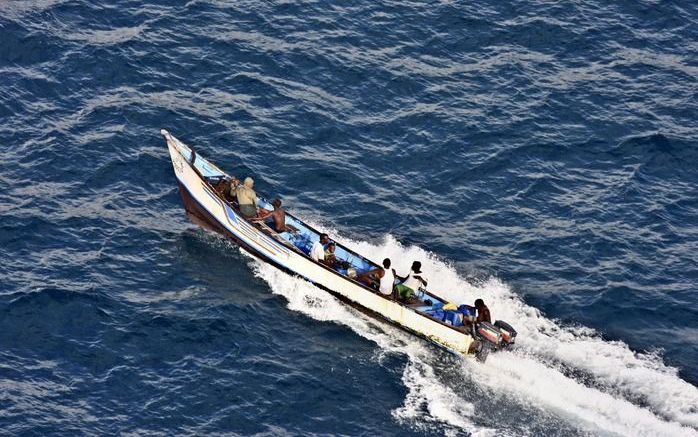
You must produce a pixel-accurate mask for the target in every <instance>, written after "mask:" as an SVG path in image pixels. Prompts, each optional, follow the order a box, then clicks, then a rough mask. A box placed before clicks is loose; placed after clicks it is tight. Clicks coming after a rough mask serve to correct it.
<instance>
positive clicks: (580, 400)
mask: <svg viewBox="0 0 698 437" xmlns="http://www.w3.org/2000/svg"><path fill="white" fill-rule="evenodd" d="M330 233H331V234H332V235H336V233H335V232H330ZM335 238H336V237H335ZM342 242H343V243H344V244H346V245H347V246H349V247H351V248H352V249H354V250H356V251H357V252H359V253H365V254H371V257H372V259H373V260H374V261H380V260H382V259H383V258H384V257H389V258H391V259H392V260H393V267H395V268H396V269H397V270H398V273H405V272H407V270H408V269H409V266H410V264H411V262H412V261H413V260H420V261H422V270H423V271H424V273H425V275H426V276H427V278H429V279H430V281H429V285H430V289H432V290H434V291H437V292H438V294H440V295H444V296H446V297H448V298H449V299H450V300H452V301H453V302H456V303H464V302H467V303H472V301H473V300H474V299H475V298H478V297H480V298H483V299H484V300H485V301H486V302H487V304H488V306H489V307H490V309H491V311H492V314H493V317H494V318H496V319H502V320H506V321H508V322H509V323H511V324H512V325H513V326H514V327H515V328H516V329H517V331H518V332H519V336H518V338H517V349H516V351H515V352H507V353H499V354H493V355H490V358H489V359H488V361H487V363H486V364H485V365H482V364H479V363H476V362H474V361H469V360H464V361H463V366H464V370H465V371H467V372H470V373H472V374H473V376H474V377H475V380H477V381H478V384H481V385H482V386H483V387H486V388H489V389H491V390H495V391H497V392H507V393H510V394H514V395H515V397H516V398H518V399H519V400H520V402H522V404H526V405H527V404H529V403H533V404H534V405H536V406H537V407H539V408H541V409H544V410H546V411H551V412H554V413H555V414H558V415H559V416H560V417H563V418H565V419H566V420H568V421H569V423H570V424H571V425H572V426H575V427H580V428H583V429H587V430H589V431H590V432H594V433H598V432H601V433H616V434H619V435H634V436H635V435H698V432H697V431H696V429H698V411H697V408H698V407H697V406H698V389H697V388H696V387H695V386H693V385H691V384H689V383H687V382H686V381H683V380H682V379H680V378H679V377H678V375H677V370H676V369H674V368H671V367H668V366H666V365H664V363H663V362H662V360H661V358H660V357H659V356H658V355H653V354H640V353H635V352H633V351H631V350H630V349H629V348H628V347H627V345H625V344H624V343H621V342H609V341H604V340H603V339H602V338H601V337H600V336H598V335H597V334H596V333H595V332H594V331H592V330H590V329H586V328H573V327H563V326H560V325H559V324H558V323H556V322H555V321H553V320H550V319H547V318H545V317H544V316H542V315H541V313H540V312H539V311H538V310H537V309H535V308H533V307H530V306H528V305H526V304H525V303H524V302H523V301H521V300H520V299H519V298H518V297H517V296H516V295H515V294H514V293H513V292H512V290H511V289H510V288H509V287H508V286H507V285H506V284H504V283H502V282H501V281H499V280H498V279H496V278H491V279H489V280H487V281H486V282H484V283H482V284H479V285H473V284H470V283H469V282H467V281H465V280H464V279H463V278H462V277H460V276H459V275H458V273H457V271H456V270H455V269H454V268H453V267H451V266H450V265H448V264H447V263H445V262H443V261H442V260H439V259H438V258H437V257H434V256H433V255H432V254H430V253H428V252H426V251H424V250H423V249H421V248H418V247H403V246H402V245H401V244H399V243H398V242H397V241H396V240H395V239H394V238H392V237H390V236H388V237H386V238H385V241H384V242H383V243H382V244H379V245H374V244H370V243H367V242H355V241H350V240H346V239H344V240H343V241H342ZM255 265H256V267H255V269H256V271H257V274H258V275H259V276H261V277H262V278H264V279H265V280H266V281H267V282H268V283H269V284H270V286H271V288H272V290H273V292H274V293H278V294H281V295H283V296H285V297H286V298H287V299H288V300H289V308H290V309H293V310H296V311H300V312H302V313H304V314H307V315H309V316H310V317H313V318H316V319H318V320H328V321H333V322H338V323H342V324H345V325H347V326H349V327H350V328H351V329H353V330H354V331H355V332H357V333H358V334H360V335H362V336H364V337H366V338H368V339H370V340H372V341H375V342H376V343H377V344H378V345H379V346H380V348H381V349H382V350H385V351H387V352H395V353H402V354H405V355H406V356H407V357H408V365H407V366H406V368H405V372H404V374H403V383H404V384H405V386H406V387H407V388H408V390H409V393H408V395H407V398H406V400H405V404H404V405H403V407H402V408H400V409H398V410H397V411H395V412H393V415H394V417H395V418H396V419H397V420H402V421H412V423H419V422H424V421H432V420H436V421H440V422H443V423H445V424H447V425H449V426H454V427H457V428H460V429H462V430H465V431H467V432H470V433H477V434H482V433H484V434H490V433H492V432H493V430H492V429H489V428H482V427H479V426H476V425H475V424H474V422H473V417H474V415H475V414H476V412H475V407H474V406H473V404H472V403H470V402H466V401H464V399H462V398H461V397H460V396H458V395H457V394H456V393H454V392H453V391H452V390H451V389H450V388H449V387H448V386H447V385H445V384H443V383H442V382H440V381H439V378H438V377H436V375H435V374H434V369H433V367H432V366H431V364H430V363H431V361H430V358H429V355H430V353H431V349H429V348H426V347H425V346H424V344H423V343H419V342H415V341H414V340H411V341H410V340H409V339H405V337H404V336H406V335H407V334H404V333H402V332H401V331H399V330H396V329H393V328H390V327H387V326H386V325H384V324H382V323H379V322H374V321H372V320H370V319H368V318H366V317H365V316H363V315H362V314H360V313H358V312H356V311H354V310H352V309H350V308H349V307H347V306H344V305H342V304H341V303H339V302H338V301H336V300H335V299H334V298H332V297H331V296H330V295H329V294H327V293H325V292H323V291H321V290H319V289H317V288H316V287H313V286H311V285H310V284H308V283H306V282H305V281H303V280H301V279H298V278H293V277H290V276H288V275H286V274H284V273H282V272H279V271H278V270H276V269H274V268H273V267H270V266H267V265H263V264H261V263H256V264H255ZM386 330H389V332H390V333H389V334H386V332H387V331H386ZM401 339H402V340H401ZM570 373H571V374H573V375H574V374H575V373H578V374H582V375H585V377H586V378H590V379H591V380H593V386H592V387H588V386H586V385H585V384H584V381H586V380H587V379H580V380H577V379H575V377H574V376H567V375H566V374H570ZM638 401H639V403H640V404H641V405H637V404H635V403H633V402H638ZM425 410H426V411H427V413H424V411H425ZM425 414H427V416H424V415H425ZM417 419H419V420H417ZM498 433H500V432H499V431H498Z"/></svg>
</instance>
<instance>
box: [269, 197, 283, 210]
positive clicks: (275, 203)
mask: <svg viewBox="0 0 698 437" xmlns="http://www.w3.org/2000/svg"><path fill="white" fill-rule="evenodd" d="M271 206H273V207H274V208H275V209H279V208H281V199H279V198H278V197H277V198H276V199H274V200H272V201H271Z"/></svg>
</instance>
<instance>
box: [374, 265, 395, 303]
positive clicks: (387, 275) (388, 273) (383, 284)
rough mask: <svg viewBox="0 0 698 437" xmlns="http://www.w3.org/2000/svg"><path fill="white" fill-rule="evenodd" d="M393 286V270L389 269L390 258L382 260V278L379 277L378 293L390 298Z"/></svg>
mask: <svg viewBox="0 0 698 437" xmlns="http://www.w3.org/2000/svg"><path fill="white" fill-rule="evenodd" d="M393 285H395V270H394V269H391V268H390V258H386V259H384V260H383V276H381V280H380V287H379V288H378V291H380V293H381V294H383V295H385V296H390V295H391V294H393Z"/></svg>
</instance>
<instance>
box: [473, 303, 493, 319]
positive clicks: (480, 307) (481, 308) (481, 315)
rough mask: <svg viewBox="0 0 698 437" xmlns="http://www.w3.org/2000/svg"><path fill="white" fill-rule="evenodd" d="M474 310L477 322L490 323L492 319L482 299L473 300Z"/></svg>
mask: <svg viewBox="0 0 698 437" xmlns="http://www.w3.org/2000/svg"><path fill="white" fill-rule="evenodd" d="M475 308H477V322H478V323H480V322H487V323H492V317H491V316H490V309H489V308H487V305H485V301H483V300H482V299H476V300H475Z"/></svg>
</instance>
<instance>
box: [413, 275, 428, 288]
mask: <svg viewBox="0 0 698 437" xmlns="http://www.w3.org/2000/svg"><path fill="white" fill-rule="evenodd" d="M415 278H417V279H419V282H421V283H422V284H424V286H425V287H426V286H427V280H426V279H424V278H423V277H421V276H418V275H415Z"/></svg>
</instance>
